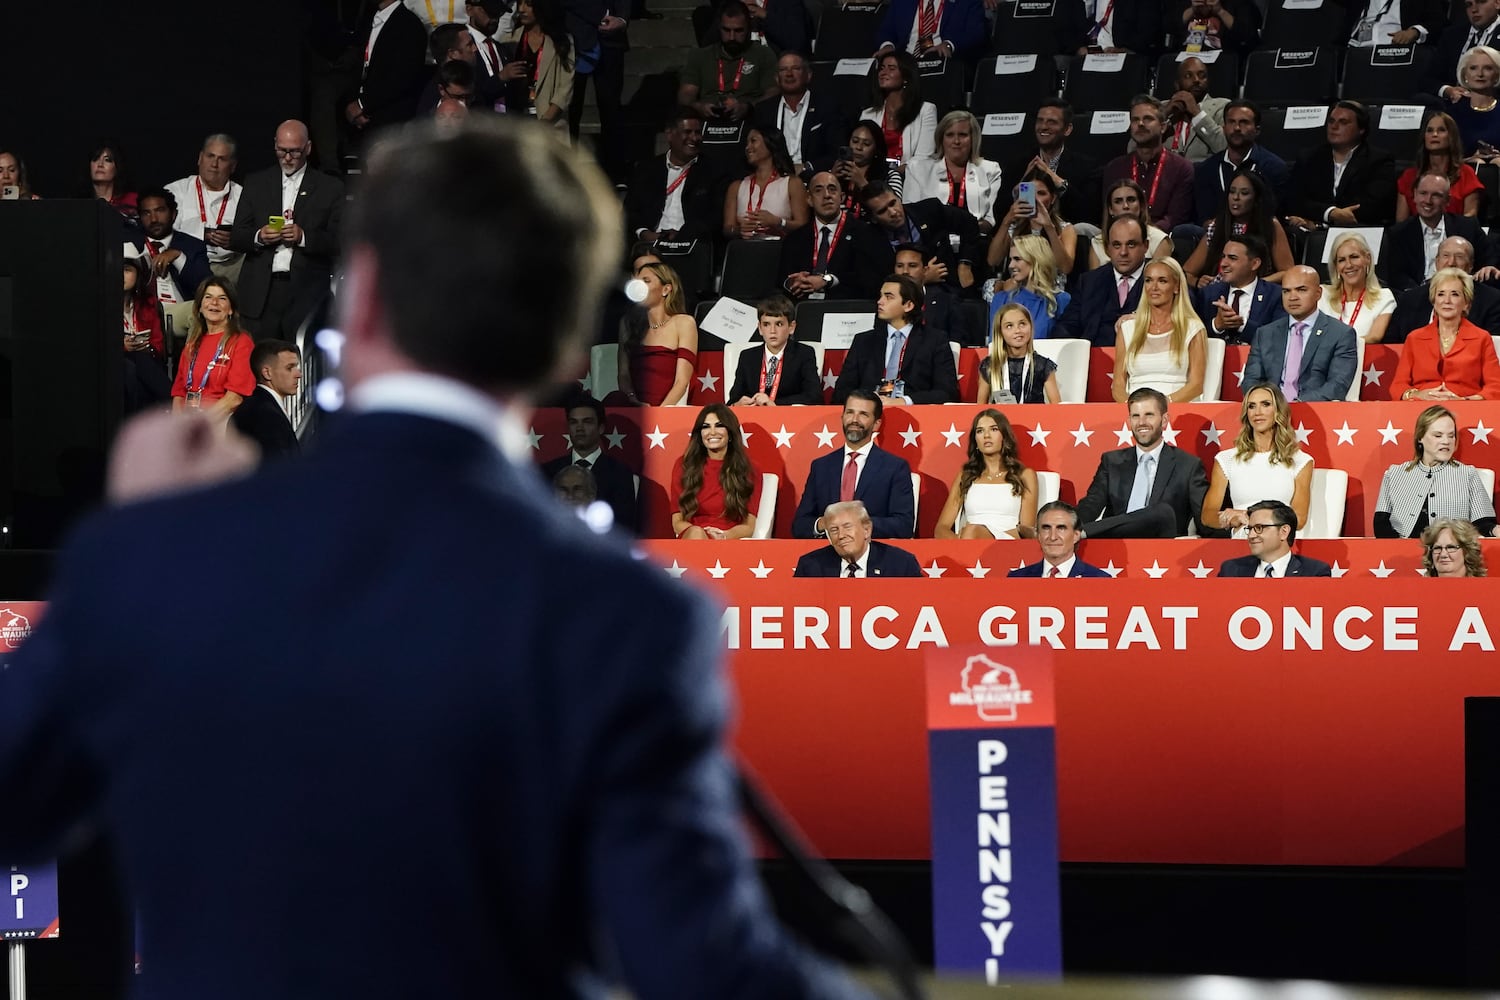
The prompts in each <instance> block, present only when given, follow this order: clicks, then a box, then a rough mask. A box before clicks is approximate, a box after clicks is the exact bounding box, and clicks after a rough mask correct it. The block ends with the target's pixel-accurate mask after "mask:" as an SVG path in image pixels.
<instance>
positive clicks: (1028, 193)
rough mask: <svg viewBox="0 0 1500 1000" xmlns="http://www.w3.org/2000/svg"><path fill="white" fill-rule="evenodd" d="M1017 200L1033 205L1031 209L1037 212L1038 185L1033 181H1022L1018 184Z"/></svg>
mask: <svg viewBox="0 0 1500 1000" xmlns="http://www.w3.org/2000/svg"><path fill="white" fill-rule="evenodd" d="M1016 201H1019V202H1020V203H1021V204H1023V205H1029V206H1031V211H1032V212H1033V213H1035V212H1036V185H1035V184H1033V183H1032V182H1031V181H1022V182H1021V183H1019V184H1017V185H1016Z"/></svg>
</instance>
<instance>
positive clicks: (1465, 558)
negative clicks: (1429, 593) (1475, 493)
mask: <svg viewBox="0 0 1500 1000" xmlns="http://www.w3.org/2000/svg"><path fill="white" fill-rule="evenodd" d="M1422 570H1423V571H1424V572H1425V573H1426V574H1427V575H1428V576H1431V577H1436V576H1445V577H1467V576H1489V575H1490V571H1489V567H1487V566H1485V564H1484V552H1483V551H1481V550H1480V548H1479V532H1477V531H1475V530H1474V526H1473V525H1472V524H1470V523H1469V522H1467V521H1458V520H1454V519H1450V518H1446V517H1440V518H1438V519H1437V520H1436V521H1433V522H1432V523H1431V524H1429V525H1428V526H1427V530H1426V531H1424V532H1422Z"/></svg>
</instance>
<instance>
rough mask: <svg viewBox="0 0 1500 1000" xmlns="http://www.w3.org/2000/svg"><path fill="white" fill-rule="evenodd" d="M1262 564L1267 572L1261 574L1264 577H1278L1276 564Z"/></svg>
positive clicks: (1268, 578)
mask: <svg viewBox="0 0 1500 1000" xmlns="http://www.w3.org/2000/svg"><path fill="white" fill-rule="evenodd" d="M1261 566H1262V567H1263V568H1264V569H1265V572H1264V573H1262V574H1261V576H1262V577H1264V578H1265V579H1267V580H1274V579H1275V578H1276V567H1275V566H1273V565H1271V564H1270V563H1261Z"/></svg>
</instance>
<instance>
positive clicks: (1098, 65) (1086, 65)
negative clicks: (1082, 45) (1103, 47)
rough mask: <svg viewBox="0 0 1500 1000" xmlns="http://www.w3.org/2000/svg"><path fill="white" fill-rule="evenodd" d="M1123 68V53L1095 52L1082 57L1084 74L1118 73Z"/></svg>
mask: <svg viewBox="0 0 1500 1000" xmlns="http://www.w3.org/2000/svg"><path fill="white" fill-rule="evenodd" d="M1124 68H1125V53H1124V52H1095V53H1093V54H1092V55H1087V56H1084V57H1083V71H1084V72H1085V73H1118V72H1120V70H1122V69H1124Z"/></svg>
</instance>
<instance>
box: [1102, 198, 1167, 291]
mask: <svg viewBox="0 0 1500 1000" xmlns="http://www.w3.org/2000/svg"><path fill="white" fill-rule="evenodd" d="M1122 215H1125V216H1129V217H1130V218H1132V219H1139V220H1140V223H1141V228H1142V229H1143V230H1145V232H1146V256H1147V257H1151V258H1154V259H1156V260H1161V259H1162V258H1163V257H1170V256H1172V249H1173V248H1172V237H1171V236H1169V235H1167V233H1166V231H1165V230H1162V229H1158V228H1157V227H1156V226H1153V225H1152V224H1151V214H1150V213H1149V212H1147V211H1146V191H1145V189H1144V188H1142V187H1141V186H1140V185H1139V184H1137V183H1136V182H1135V181H1133V180H1131V179H1130V178H1129V177H1121V178H1120V179H1119V180H1117V181H1115V182H1114V183H1113V184H1111V185H1110V186H1109V190H1108V191H1106V192H1104V221H1103V222H1101V223H1100V224H1099V233H1098V235H1096V236H1095V237H1094V238H1093V239H1092V240H1090V241H1089V269H1090V270H1092V269H1094V268H1096V267H1103V266H1104V265H1105V264H1108V263H1109V251H1108V250H1106V249H1104V234H1105V233H1107V232H1109V224H1110V223H1111V222H1114V221H1115V220H1116V219H1118V218H1119V217H1120V216H1122Z"/></svg>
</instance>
